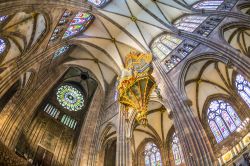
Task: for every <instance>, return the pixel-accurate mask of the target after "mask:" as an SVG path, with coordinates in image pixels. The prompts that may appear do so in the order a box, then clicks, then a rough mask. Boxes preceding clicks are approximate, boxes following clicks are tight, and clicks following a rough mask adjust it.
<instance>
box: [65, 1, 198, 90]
mask: <svg viewBox="0 0 250 166" xmlns="http://www.w3.org/2000/svg"><path fill="white" fill-rule="evenodd" d="M195 2H197V0H189V1H184V0H182V1H179V0H178V1H177V0H168V1H165V0H157V1H151V0H112V1H111V2H110V3H108V4H107V5H106V6H105V7H103V8H93V11H92V13H93V14H94V15H95V21H94V22H93V24H92V25H91V26H90V27H89V28H88V29H87V30H86V31H85V32H84V33H82V34H81V35H79V36H77V37H76V38H74V39H72V40H73V43H77V45H81V49H82V50H83V49H84V51H78V55H77V56H78V57H81V58H77V57H76V55H73V54H72V56H74V58H75V59H76V60H77V59H78V60H81V62H79V61H78V62H77V61H75V62H73V63H77V64H78V65H79V63H81V64H84V65H85V66H89V67H90V66H91V67H90V70H92V72H93V73H96V75H97V77H98V78H99V80H100V82H102V84H103V85H104V84H105V82H107V83H110V82H111V80H112V79H113V78H114V77H113V76H116V75H119V73H120V72H121V70H122V69H123V68H124V65H125V64H124V63H125V56H126V55H127V54H128V53H129V52H130V51H132V50H138V51H142V52H149V51H150V43H151V42H152V40H153V39H154V38H155V37H156V36H157V35H159V34H161V33H163V32H174V31H176V30H177V29H176V28H175V27H174V26H173V25H172V23H173V22H174V21H175V20H176V19H177V18H179V17H180V16H182V15H183V14H185V13H190V14H191V13H192V11H191V10H190V9H191V7H190V6H191V5H192V4H193V3H195ZM70 63H72V62H70Z"/></svg>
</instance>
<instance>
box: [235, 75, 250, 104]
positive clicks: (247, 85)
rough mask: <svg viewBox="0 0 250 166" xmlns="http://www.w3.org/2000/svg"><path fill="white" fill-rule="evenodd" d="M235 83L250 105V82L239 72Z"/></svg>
mask: <svg viewBox="0 0 250 166" xmlns="http://www.w3.org/2000/svg"><path fill="white" fill-rule="evenodd" d="M235 85H236V88H237V91H238V93H239V94H240V96H241V97H242V99H243V100H244V101H245V102H246V103H247V105H248V106H249V107H250V82H248V81H247V80H246V79H245V78H244V77H243V76H242V75H240V74H237V76H236V79H235Z"/></svg>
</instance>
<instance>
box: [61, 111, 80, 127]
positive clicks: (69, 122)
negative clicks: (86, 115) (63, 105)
mask: <svg viewBox="0 0 250 166" xmlns="http://www.w3.org/2000/svg"><path fill="white" fill-rule="evenodd" d="M61 123H62V124H64V125H66V126H68V127H69V128H71V129H75V128H76V125H77V121H76V120H75V119H74V118H72V117H71V116H68V115H65V114H64V115H63V116H62V119H61Z"/></svg>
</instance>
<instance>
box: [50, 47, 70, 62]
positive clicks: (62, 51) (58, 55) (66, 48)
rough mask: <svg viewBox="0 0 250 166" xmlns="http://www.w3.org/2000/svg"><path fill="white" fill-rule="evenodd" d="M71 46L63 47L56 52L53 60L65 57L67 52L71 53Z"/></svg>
mask: <svg viewBox="0 0 250 166" xmlns="http://www.w3.org/2000/svg"><path fill="white" fill-rule="evenodd" d="M69 48H70V46H63V47H61V48H59V49H58V50H56V52H55V53H54V54H53V59H56V58H57V57H60V56H62V55H64V54H65V53H66V52H67V51H69Z"/></svg>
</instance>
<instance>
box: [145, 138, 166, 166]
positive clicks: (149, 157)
mask: <svg viewBox="0 0 250 166" xmlns="http://www.w3.org/2000/svg"><path fill="white" fill-rule="evenodd" d="M144 156H145V166H162V161H161V154H160V150H159V149H158V147H157V146H156V145H155V144H154V143H152V142H148V143H147V144H146V145H145V150H144Z"/></svg>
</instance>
